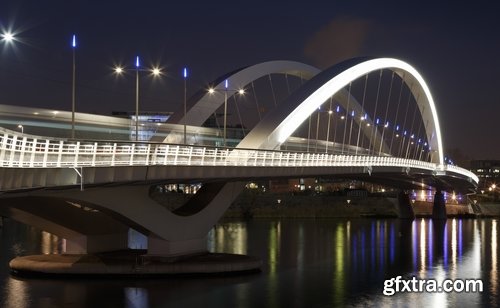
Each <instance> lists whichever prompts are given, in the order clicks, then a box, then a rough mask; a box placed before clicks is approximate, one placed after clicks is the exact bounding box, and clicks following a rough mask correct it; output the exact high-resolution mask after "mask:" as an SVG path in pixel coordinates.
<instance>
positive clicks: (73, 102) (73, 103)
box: [71, 34, 76, 139]
mask: <svg viewBox="0 0 500 308" xmlns="http://www.w3.org/2000/svg"><path fill="white" fill-rule="evenodd" d="M71 48H72V49H73V84H72V93H71V139H75V76H76V63H75V62H76V61H75V59H76V56H75V54H76V35H75V34H73V40H72V42H71Z"/></svg>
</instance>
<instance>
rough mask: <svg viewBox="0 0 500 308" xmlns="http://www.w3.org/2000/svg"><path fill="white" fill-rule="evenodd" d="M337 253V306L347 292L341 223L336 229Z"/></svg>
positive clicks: (335, 298)
mask: <svg viewBox="0 0 500 308" xmlns="http://www.w3.org/2000/svg"><path fill="white" fill-rule="evenodd" d="M333 249H335V251H334V255H335V271H334V273H335V274H334V276H333V285H332V286H333V295H334V297H333V302H334V303H335V305H336V306H341V305H342V303H343V298H344V293H345V288H344V284H345V278H344V276H345V275H344V250H345V245H344V225H343V224H339V225H338V226H337V230H335V243H334V245H333Z"/></svg>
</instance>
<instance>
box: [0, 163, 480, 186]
mask: <svg viewBox="0 0 500 308" xmlns="http://www.w3.org/2000/svg"><path fill="white" fill-rule="evenodd" d="M0 173H2V175H3V178H6V179H11V180H10V181H4V182H2V183H0V190H3V191H9V190H11V191H19V190H23V189H26V190H33V189H37V188H47V187H48V188H50V187H59V188H64V187H72V186H75V185H80V177H79V175H78V174H77V173H76V171H75V170H73V169H64V168H45V169H29V168H9V169H0ZM14 175H15V176H14ZM330 176H334V177H336V178H345V179H353V180H360V181H366V182H373V183H379V184H383V185H387V186H390V187H395V188H402V189H422V188H429V187H434V188H436V189H437V190H442V191H449V192H453V191H455V192H461V193H472V192H474V190H475V188H476V185H475V183H473V182H472V181H469V179H466V178H464V177H461V176H460V175H459V174H455V173H452V172H442V173H441V174H435V173H434V172H433V171H431V170H427V169H420V168H405V167H381V166H369V167H366V166H360V167H352V166H345V167H328V166H323V167H319V166H310V167H279V166H276V167H266V168H262V167H254V166H248V167H245V166H230V165H228V166H225V167H220V166H213V167H211V166H129V167H120V168H113V167H88V168H84V169H83V184H84V187H93V186H103V185H114V184H116V183H121V184H127V183H136V182H144V183H146V184H152V183H157V182H162V183H168V182H170V183H179V182H214V181H222V182H226V181H228V179H231V180H232V181H252V180H255V179H273V178H307V177H330Z"/></svg>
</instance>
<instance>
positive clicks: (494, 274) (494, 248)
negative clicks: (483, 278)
mask: <svg viewBox="0 0 500 308" xmlns="http://www.w3.org/2000/svg"><path fill="white" fill-rule="evenodd" d="M490 277H491V282H490V283H491V291H492V292H493V294H495V293H496V292H498V289H497V288H498V272H497V221H496V219H494V220H492V221H491V273H490Z"/></svg>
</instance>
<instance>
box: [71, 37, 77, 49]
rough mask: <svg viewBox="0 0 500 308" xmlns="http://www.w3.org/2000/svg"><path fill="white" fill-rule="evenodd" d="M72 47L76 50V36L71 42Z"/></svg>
mask: <svg viewBox="0 0 500 308" xmlns="http://www.w3.org/2000/svg"><path fill="white" fill-rule="evenodd" d="M71 47H73V48H76V34H73V39H72V40H71Z"/></svg>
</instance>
